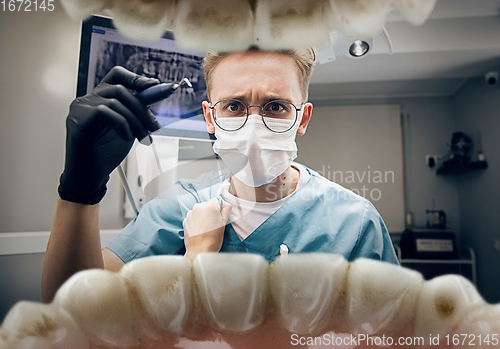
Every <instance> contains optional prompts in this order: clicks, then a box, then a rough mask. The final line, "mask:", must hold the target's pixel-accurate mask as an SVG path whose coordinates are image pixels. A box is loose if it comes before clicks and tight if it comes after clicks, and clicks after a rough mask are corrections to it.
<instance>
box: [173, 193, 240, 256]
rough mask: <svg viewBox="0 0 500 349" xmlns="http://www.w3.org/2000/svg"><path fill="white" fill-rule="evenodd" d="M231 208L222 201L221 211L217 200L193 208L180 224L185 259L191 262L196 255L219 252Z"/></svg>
mask: <svg viewBox="0 0 500 349" xmlns="http://www.w3.org/2000/svg"><path fill="white" fill-rule="evenodd" d="M231 208H232V206H231V204H229V203H227V202H225V201H222V209H221V208H220V206H219V201H218V200H217V199H211V200H209V201H207V202H202V203H199V204H195V205H194V206H193V209H192V210H191V211H189V212H188V213H187V215H186V218H185V219H184V221H183V222H182V226H183V228H184V246H185V247H186V254H185V256H186V257H188V258H189V259H191V260H193V259H194V258H195V257H196V255H197V254H198V253H202V252H219V251H220V249H221V247H222V241H223V239H224V228H225V226H226V223H227V220H228V218H229V213H231Z"/></svg>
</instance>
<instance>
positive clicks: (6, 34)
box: [0, 3, 125, 232]
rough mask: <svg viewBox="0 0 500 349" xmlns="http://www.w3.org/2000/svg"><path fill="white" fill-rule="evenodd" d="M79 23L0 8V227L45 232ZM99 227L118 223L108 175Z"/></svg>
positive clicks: (57, 14)
mask: <svg viewBox="0 0 500 349" xmlns="http://www.w3.org/2000/svg"><path fill="white" fill-rule="evenodd" d="M79 37H80V24H79V23H73V22H71V21H70V19H69V18H68V17H67V16H66V14H65V13H64V12H63V10H62V8H61V6H60V4H59V3H56V6H55V11H54V12H48V11H46V12H17V11H14V12H8V11H5V12H4V11H1V12H0V76H2V83H1V93H0V149H1V150H0V151H1V153H0V179H1V180H0V198H1V200H0V232H14V231H46V230H50V228H51V225H52V219H53V217H54V209H55V203H56V200H57V186H58V183H59V176H60V174H61V172H62V170H63V166H64V142H65V118H66V116H67V113H68V107H69V104H70V103H71V101H72V100H73V99H74V98H75V95H76V76H77V66H78V52H79ZM108 191H109V193H108V195H107V197H106V198H105V200H104V201H103V203H102V205H101V227H102V228H119V227H122V226H123V224H124V223H125V222H124V221H123V219H122V218H121V207H120V205H119V201H120V200H121V195H122V193H121V187H120V183H119V181H118V176H116V175H115V174H113V176H112V180H111V181H110V184H109V186H108Z"/></svg>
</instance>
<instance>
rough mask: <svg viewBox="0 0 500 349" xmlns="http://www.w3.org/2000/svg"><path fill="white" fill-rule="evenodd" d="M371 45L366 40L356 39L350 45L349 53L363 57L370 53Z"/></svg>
mask: <svg viewBox="0 0 500 349" xmlns="http://www.w3.org/2000/svg"><path fill="white" fill-rule="evenodd" d="M369 50H370V45H368V43H367V42H366V41H362V40H356V41H354V42H353V43H352V45H351V46H350V47H349V54H350V55H351V56H353V57H361V56H364V55H365V54H367V53H368V51H369Z"/></svg>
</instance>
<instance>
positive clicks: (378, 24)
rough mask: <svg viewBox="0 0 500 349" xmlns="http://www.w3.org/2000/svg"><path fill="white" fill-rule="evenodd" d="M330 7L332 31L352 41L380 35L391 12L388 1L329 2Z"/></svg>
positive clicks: (343, 0)
mask: <svg viewBox="0 0 500 349" xmlns="http://www.w3.org/2000/svg"><path fill="white" fill-rule="evenodd" d="M331 5H332V14H333V15H332V23H333V26H334V28H333V29H335V30H336V31H338V32H339V33H341V34H342V35H344V36H346V37H350V38H353V39H360V38H370V37H373V36H377V35H378V34H379V33H381V32H382V30H383V28H384V25H385V22H386V18H387V15H388V14H389V11H390V10H391V7H390V0H377V1H373V0H355V1H352V0H331Z"/></svg>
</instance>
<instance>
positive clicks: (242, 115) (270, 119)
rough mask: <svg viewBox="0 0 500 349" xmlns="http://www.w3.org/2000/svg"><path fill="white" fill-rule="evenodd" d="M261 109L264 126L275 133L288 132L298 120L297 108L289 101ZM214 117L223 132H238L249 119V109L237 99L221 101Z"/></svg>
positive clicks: (217, 105) (274, 102) (269, 104)
mask: <svg viewBox="0 0 500 349" xmlns="http://www.w3.org/2000/svg"><path fill="white" fill-rule="evenodd" d="M251 107H255V108H259V107H260V106H251ZM260 108H261V112H260V114H261V115H262V116H263V118H262V120H263V122H264V124H265V125H266V126H267V128H269V129H270V130H271V131H273V132H277V133H280V132H286V131H288V130H289V129H291V128H292V127H293V126H294V124H295V121H296V119H297V108H296V107H295V106H294V105H293V104H292V103H290V102H288V101H271V102H268V103H266V104H265V105H264V106H263V107H260ZM213 116H214V120H215V122H216V123H217V125H218V126H219V127H220V128H222V129H223V130H226V131H236V130H238V129H240V128H241V127H243V125H244V124H245V122H246V120H247V118H248V113H247V107H246V105H245V104H243V102H241V101H238V100H236V99H225V100H221V101H219V102H217V103H216V104H215V105H214V108H213Z"/></svg>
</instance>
